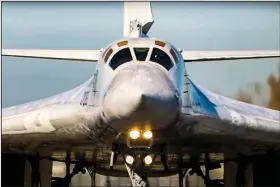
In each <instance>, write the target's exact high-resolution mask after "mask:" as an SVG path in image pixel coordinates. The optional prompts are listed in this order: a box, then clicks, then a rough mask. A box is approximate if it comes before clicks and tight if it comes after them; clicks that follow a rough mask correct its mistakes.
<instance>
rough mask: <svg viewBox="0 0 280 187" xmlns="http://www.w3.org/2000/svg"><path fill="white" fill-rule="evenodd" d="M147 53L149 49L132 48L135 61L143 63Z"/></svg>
mask: <svg viewBox="0 0 280 187" xmlns="http://www.w3.org/2000/svg"><path fill="white" fill-rule="evenodd" d="M148 52H149V48H134V53H135V56H136V59H137V60H139V61H145V60H146V58H147V55H148Z"/></svg>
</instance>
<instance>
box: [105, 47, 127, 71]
mask: <svg viewBox="0 0 280 187" xmlns="http://www.w3.org/2000/svg"><path fill="white" fill-rule="evenodd" d="M131 60H132V56H131V53H130V50H129V48H124V49H121V50H120V51H119V52H117V53H116V54H115V55H114V56H113V58H112V59H111V61H110V66H111V68H112V69H114V70H115V69H116V68H117V67H119V66H120V65H122V64H124V63H126V62H129V61H131Z"/></svg>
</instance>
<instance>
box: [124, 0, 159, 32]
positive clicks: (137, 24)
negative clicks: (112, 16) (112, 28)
mask: <svg viewBox="0 0 280 187" xmlns="http://www.w3.org/2000/svg"><path fill="white" fill-rule="evenodd" d="M123 13H124V19H123V21H124V22H123V26H124V27H123V36H124V37H129V36H135V34H137V37H141V36H142V35H143V34H144V35H147V33H148V32H149V30H150V28H151V27H152V25H153V23H154V20H153V14H152V9H151V2H150V1H146V2H145V1H144V2H133V1H132V2H131V1H127V2H124V10H123Z"/></svg>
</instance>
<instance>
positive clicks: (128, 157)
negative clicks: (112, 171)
mask: <svg viewBox="0 0 280 187" xmlns="http://www.w3.org/2000/svg"><path fill="white" fill-rule="evenodd" d="M125 161H126V163H128V164H130V165H131V164H133V162H134V158H133V157H132V156H130V155H127V156H126V158H125Z"/></svg>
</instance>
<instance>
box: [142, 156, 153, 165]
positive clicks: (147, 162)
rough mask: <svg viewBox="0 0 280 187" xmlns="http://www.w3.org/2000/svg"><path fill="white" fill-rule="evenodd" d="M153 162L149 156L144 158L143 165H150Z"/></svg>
mask: <svg viewBox="0 0 280 187" xmlns="http://www.w3.org/2000/svg"><path fill="white" fill-rule="evenodd" d="M152 162H153V158H152V157H151V156H150V155H147V156H145V158H144V163H145V164H146V165H150V164H151V163H152Z"/></svg>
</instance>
